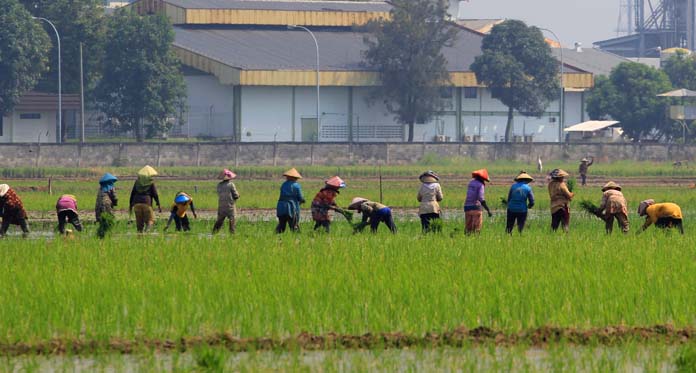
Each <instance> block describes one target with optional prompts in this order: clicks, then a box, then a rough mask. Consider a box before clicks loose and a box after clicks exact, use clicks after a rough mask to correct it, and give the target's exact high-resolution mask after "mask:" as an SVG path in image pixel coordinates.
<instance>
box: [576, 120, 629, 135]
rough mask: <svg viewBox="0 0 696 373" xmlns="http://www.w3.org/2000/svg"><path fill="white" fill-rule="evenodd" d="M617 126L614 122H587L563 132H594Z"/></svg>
mask: <svg viewBox="0 0 696 373" xmlns="http://www.w3.org/2000/svg"><path fill="white" fill-rule="evenodd" d="M616 124H619V122H617V121H615V120H590V121H587V122H582V123H578V124H576V125H574V126H570V127H568V128H566V129H564V130H563V131H565V132H594V131H599V130H602V129H605V128H607V127H611V126H613V125H616Z"/></svg>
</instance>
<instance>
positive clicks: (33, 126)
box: [2, 111, 57, 143]
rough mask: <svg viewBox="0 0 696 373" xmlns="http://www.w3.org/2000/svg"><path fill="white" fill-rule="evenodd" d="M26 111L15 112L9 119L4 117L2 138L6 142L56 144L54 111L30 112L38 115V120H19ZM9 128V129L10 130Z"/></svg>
mask: <svg viewBox="0 0 696 373" xmlns="http://www.w3.org/2000/svg"><path fill="white" fill-rule="evenodd" d="M27 113H29V112H26V111H15V112H13V113H12V114H11V116H10V118H9V123H8V120H7V119H8V118H7V117H5V120H4V126H3V127H4V128H3V135H5V134H6V133H7V134H9V135H10V136H9V137H8V136H3V137H2V138H3V140H4V139H7V142H33V143H35V142H39V141H40V142H46V143H55V142H56V123H57V122H56V111H31V113H32V114H39V115H40V116H41V118H39V119H20V115H21V114H27ZM10 127H11V128H10Z"/></svg>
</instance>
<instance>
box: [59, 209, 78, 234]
mask: <svg viewBox="0 0 696 373" xmlns="http://www.w3.org/2000/svg"><path fill="white" fill-rule="evenodd" d="M66 223H70V224H72V226H73V227H75V230H76V231H78V232H81V231H82V224H80V218H79V217H78V216H77V213H76V212H75V211H73V210H63V211H58V232H60V234H65V224H66Z"/></svg>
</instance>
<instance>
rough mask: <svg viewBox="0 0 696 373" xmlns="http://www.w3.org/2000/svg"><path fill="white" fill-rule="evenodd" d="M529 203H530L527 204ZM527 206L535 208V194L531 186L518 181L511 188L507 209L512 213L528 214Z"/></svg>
mask: <svg viewBox="0 0 696 373" xmlns="http://www.w3.org/2000/svg"><path fill="white" fill-rule="evenodd" d="M527 201H529V203H527ZM527 206H529V207H532V206H534V192H533V191H532V187H530V186H529V184H527V183H524V182H521V181H518V182H516V183H514V184H512V186H511V187H510V191H509V192H508V203H507V208H508V210H509V211H511V212H527V208H528V207H527Z"/></svg>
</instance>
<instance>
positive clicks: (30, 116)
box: [19, 113, 41, 119]
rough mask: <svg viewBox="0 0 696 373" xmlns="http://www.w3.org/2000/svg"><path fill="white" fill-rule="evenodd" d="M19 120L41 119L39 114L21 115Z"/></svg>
mask: <svg viewBox="0 0 696 373" xmlns="http://www.w3.org/2000/svg"><path fill="white" fill-rule="evenodd" d="M19 119H41V113H22V114H19Z"/></svg>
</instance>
